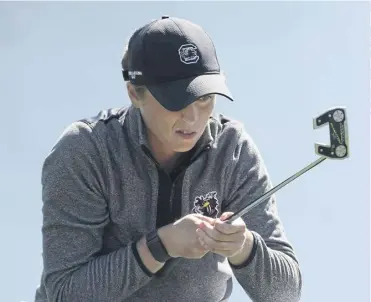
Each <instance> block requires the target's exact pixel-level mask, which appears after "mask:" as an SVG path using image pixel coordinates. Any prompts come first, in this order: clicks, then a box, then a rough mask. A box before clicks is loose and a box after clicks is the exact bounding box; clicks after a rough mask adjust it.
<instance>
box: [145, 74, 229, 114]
mask: <svg viewBox="0 0 371 302" xmlns="http://www.w3.org/2000/svg"><path fill="white" fill-rule="evenodd" d="M147 88H148V90H149V91H150V92H151V94H152V95H153V96H154V98H155V99H156V100H157V101H158V102H159V103H160V104H161V105H162V106H163V107H164V108H166V109H167V110H169V111H179V110H182V109H184V108H185V107H187V106H188V105H190V104H191V103H193V102H194V101H196V100H197V99H199V98H200V97H203V96H205V95H208V94H218V95H222V96H224V97H226V98H228V99H230V100H231V101H233V96H232V94H231V92H230V91H229V88H228V86H227V84H226V82H225V77H224V76H222V75H221V74H206V75H199V76H196V77H191V78H186V79H181V80H177V81H171V82H165V83H160V84H155V85H147Z"/></svg>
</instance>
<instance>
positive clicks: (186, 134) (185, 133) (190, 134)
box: [175, 130, 197, 139]
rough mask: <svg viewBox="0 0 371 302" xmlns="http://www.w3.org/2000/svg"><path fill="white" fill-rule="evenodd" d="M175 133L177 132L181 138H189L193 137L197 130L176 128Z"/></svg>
mask: <svg viewBox="0 0 371 302" xmlns="http://www.w3.org/2000/svg"><path fill="white" fill-rule="evenodd" d="M175 132H176V134H178V135H179V136H180V137H182V138H183V139H191V138H193V137H194V136H195V135H196V133H197V132H195V131H191V130H176V131H175Z"/></svg>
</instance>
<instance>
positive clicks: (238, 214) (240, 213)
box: [226, 156, 327, 223]
mask: <svg viewBox="0 0 371 302" xmlns="http://www.w3.org/2000/svg"><path fill="white" fill-rule="evenodd" d="M326 158H327V157H325V156H323V157H320V158H319V159H317V160H315V161H314V162H312V163H310V164H309V165H307V166H306V167H305V168H303V169H301V170H300V171H298V172H297V173H295V174H294V175H292V176H291V177H289V178H287V179H286V180H284V181H283V182H281V183H280V184H278V185H277V186H275V187H274V188H272V189H270V190H269V191H267V192H266V193H264V194H263V195H262V196H260V197H259V198H257V199H256V200H254V201H253V202H252V203H250V204H249V205H248V206H246V207H245V208H243V209H241V210H239V211H237V212H236V213H234V214H233V215H232V216H231V217H229V219H228V220H226V222H227V223H232V222H233V221H235V220H236V219H237V218H239V217H242V216H243V215H245V214H246V213H247V212H249V211H250V210H251V209H253V208H254V207H256V206H258V205H259V204H261V203H262V202H263V201H265V200H267V199H268V198H269V197H271V196H272V195H273V194H274V193H276V192H277V191H278V190H280V189H281V188H283V187H284V186H286V185H287V184H289V183H290V182H292V181H293V180H295V179H296V178H298V177H299V176H301V175H303V174H304V173H305V172H307V171H309V170H310V169H312V168H314V167H315V166H317V165H319V164H320V163H321V162H323V161H324V160H325V159H326Z"/></svg>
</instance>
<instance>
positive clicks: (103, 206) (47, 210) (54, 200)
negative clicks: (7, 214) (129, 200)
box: [42, 122, 151, 302]
mask: <svg viewBox="0 0 371 302" xmlns="http://www.w3.org/2000/svg"><path fill="white" fill-rule="evenodd" d="M105 156H106V154H104V150H103V149H102V148H101V147H100V145H99V140H98V137H97V136H96V134H95V133H94V132H92V130H91V129H90V127H89V126H88V125H86V124H84V123H82V122H79V123H74V124H72V125H70V126H69V127H68V128H67V129H66V130H65V131H64V133H63V134H62V136H61V137H60V138H59V140H58V142H57V143H56V144H55V146H54V148H53V150H52V151H51V152H50V154H49V155H48V156H47V158H46V160H45V162H44V165H43V168H42V200H43V208H42V211H43V225H42V240H43V265H44V274H43V275H44V278H45V279H44V280H45V285H46V292H47V296H48V301H57V302H62V301H63V302H75V301H76V302H85V301H86V302H88V301H89V302H91V301H119V300H120V301H121V300H122V299H124V298H125V297H128V296H129V295H131V294H132V293H133V292H135V291H136V290H138V289H139V288H140V287H142V286H144V285H145V284H147V283H148V282H149V280H151V276H150V275H147V273H145V271H144V270H143V269H142V268H141V263H140V262H138V261H137V260H136V259H137V258H136V257H135V251H134V250H133V247H132V244H131V243H129V244H128V245H126V246H122V247H121V248H120V249H118V250H116V251H113V252H111V253H109V254H105V255H102V254H100V251H101V248H102V242H103V238H102V237H103V229H104V227H105V226H106V225H107V223H108V221H109V212H108V208H107V203H106V198H108V193H107V192H106V191H107V189H106V188H107V186H106V185H105V184H107V182H108V180H107V179H106V178H105V172H104V171H105V170H104V169H105V164H104V160H105Z"/></svg>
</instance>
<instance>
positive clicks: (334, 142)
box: [158, 107, 349, 276]
mask: <svg viewBox="0 0 371 302" xmlns="http://www.w3.org/2000/svg"><path fill="white" fill-rule="evenodd" d="M327 124H328V126H329V132H330V144H329V145H323V144H318V143H316V144H315V146H314V147H315V153H316V154H317V155H320V156H321V157H320V158H318V159H317V160H315V161H313V162H312V163H310V164H308V165H307V166H306V167H304V168H303V169H301V170H300V171H298V172H297V173H295V174H294V175H292V176H291V177H289V178H287V179H286V180H284V181H283V182H281V183H280V184H278V185H276V186H275V187H274V188H272V189H270V190H269V191H267V192H266V193H264V194H263V195H262V196H260V197H259V198H257V199H255V200H253V201H252V202H251V203H250V204H249V205H247V206H246V207H245V208H243V209H241V210H239V211H237V212H235V213H234V214H233V215H231V216H230V217H229V218H228V219H227V220H225V222H226V223H232V222H233V221H235V220H236V219H238V218H239V217H242V216H244V215H246V214H247V213H248V212H249V211H251V209H253V208H255V207H256V206H258V205H259V204H261V203H262V202H263V201H265V200H267V199H268V198H269V197H271V196H272V195H273V194H274V193H276V192H277V191H278V190H280V189H282V188H283V187H284V186H286V185H287V184H289V183H290V182H292V181H293V180H295V179H296V178H298V177H300V176H301V175H303V174H304V173H306V172H308V171H309V170H311V169H312V168H314V167H316V166H318V165H319V164H320V163H322V162H323V161H324V160H326V159H327V158H329V159H337V160H341V159H345V158H348V157H349V137H348V120H347V115H346V110H345V107H335V108H331V109H329V110H327V111H326V112H324V113H322V114H321V115H319V116H317V117H315V118H313V128H314V129H318V128H320V127H323V126H325V125H327ZM180 260H181V258H176V259H171V260H170V261H169V262H168V263H166V264H165V265H164V267H163V269H162V270H160V271H159V272H158V273H159V274H158V275H159V276H162V275H164V274H168V273H169V272H170V271H171V270H172V269H173V268H174V267H175V266H176V264H177V263H178V262H179V261H180Z"/></svg>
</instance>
